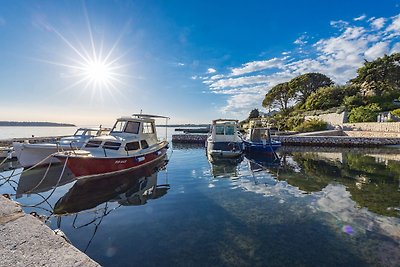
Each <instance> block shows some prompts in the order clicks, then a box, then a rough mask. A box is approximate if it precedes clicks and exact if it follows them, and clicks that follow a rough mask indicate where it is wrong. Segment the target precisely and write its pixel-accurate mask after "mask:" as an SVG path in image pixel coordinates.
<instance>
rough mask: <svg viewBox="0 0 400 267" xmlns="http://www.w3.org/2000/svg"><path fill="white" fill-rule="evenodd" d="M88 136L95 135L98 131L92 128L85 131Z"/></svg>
mask: <svg viewBox="0 0 400 267" xmlns="http://www.w3.org/2000/svg"><path fill="white" fill-rule="evenodd" d="M85 135H86V136H95V135H96V131H92V130H87V131H86V133H85Z"/></svg>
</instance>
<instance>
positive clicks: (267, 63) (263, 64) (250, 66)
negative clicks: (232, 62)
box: [231, 58, 286, 76]
mask: <svg viewBox="0 0 400 267" xmlns="http://www.w3.org/2000/svg"><path fill="white" fill-rule="evenodd" d="M285 59H286V58H272V59H269V60H261V61H252V62H248V63H245V64H243V65H242V66H241V67H239V68H232V72H231V74H232V76H237V75H243V74H247V73H252V72H255V71H260V70H265V69H271V68H280V67H282V65H283V63H284V61H285Z"/></svg>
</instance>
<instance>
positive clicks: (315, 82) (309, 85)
mask: <svg viewBox="0 0 400 267" xmlns="http://www.w3.org/2000/svg"><path fill="white" fill-rule="evenodd" d="M332 84H333V82H332V80H331V79H330V78H329V77H327V76H326V75H324V74H322V73H306V74H303V75H300V76H297V77H296V78H293V79H292V80H291V81H290V82H289V87H290V89H291V90H292V91H293V92H295V93H296V94H297V98H298V100H299V102H300V104H301V105H303V104H304V103H305V102H306V100H307V98H308V97H309V96H310V95H311V94H312V93H314V92H316V91H317V90H318V88H321V87H327V86H330V85H332Z"/></svg>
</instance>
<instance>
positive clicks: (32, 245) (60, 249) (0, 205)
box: [0, 195, 100, 267]
mask: <svg viewBox="0 0 400 267" xmlns="http://www.w3.org/2000/svg"><path fill="white" fill-rule="evenodd" d="M0 259H1V261H0V265H1V266H89V267H91V266H100V265H99V264H98V263H96V262H95V261H93V260H92V259H91V258H89V257H88V256H87V255H86V254H84V253H83V252H81V251H80V250H78V249H77V248H75V247H74V246H72V245H71V244H69V243H68V242H67V241H66V240H65V239H64V238H63V237H61V236H59V235H56V234H55V233H54V231H53V230H51V229H50V228H49V227H48V226H47V225H45V224H44V223H43V222H41V221H40V220H39V219H37V218H35V217H34V216H32V215H29V214H25V213H24V212H23V211H22V208H21V206H20V205H19V204H18V203H16V202H14V201H11V200H9V199H7V198H5V197H3V196H1V195H0Z"/></svg>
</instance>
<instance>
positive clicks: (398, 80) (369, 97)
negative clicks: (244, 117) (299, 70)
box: [250, 53, 400, 130]
mask: <svg viewBox="0 0 400 267" xmlns="http://www.w3.org/2000/svg"><path fill="white" fill-rule="evenodd" d="M399 97H400V53H394V54H391V55H385V56H383V57H381V58H377V59H376V60H374V61H366V60H365V62H364V64H363V66H362V67H360V68H359V69H358V70H357V76H356V77H355V78H353V79H351V80H349V81H348V82H347V83H346V84H344V85H338V84H335V83H334V82H333V81H332V80H331V79H330V78H329V77H328V76H327V75H325V74H322V73H305V74H302V75H299V76H297V77H295V78H293V79H291V80H290V81H287V82H284V83H280V84H277V85H275V86H274V87H273V88H271V90H270V91H269V92H268V93H267V94H266V95H265V97H264V100H263V102H262V106H263V107H265V108H266V109H267V110H276V111H278V112H277V113H276V114H274V115H273V116H272V117H271V122H273V123H275V124H276V126H277V127H280V128H281V129H286V130H293V129H295V128H296V127H299V126H300V125H301V124H302V123H305V122H304V116H305V115H308V114H315V113H316V112H317V111H319V112H326V111H338V112H339V111H343V110H347V111H348V112H349V113H348V114H349V121H350V122H366V121H376V116H377V113H378V112H382V111H392V112H393V113H394V114H396V113H397V114H400V110H398V108H399V103H400V101H399ZM257 111H258V110H257ZM252 112H253V114H250V115H253V116H254V115H255V114H254V110H253V111H252Z"/></svg>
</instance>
